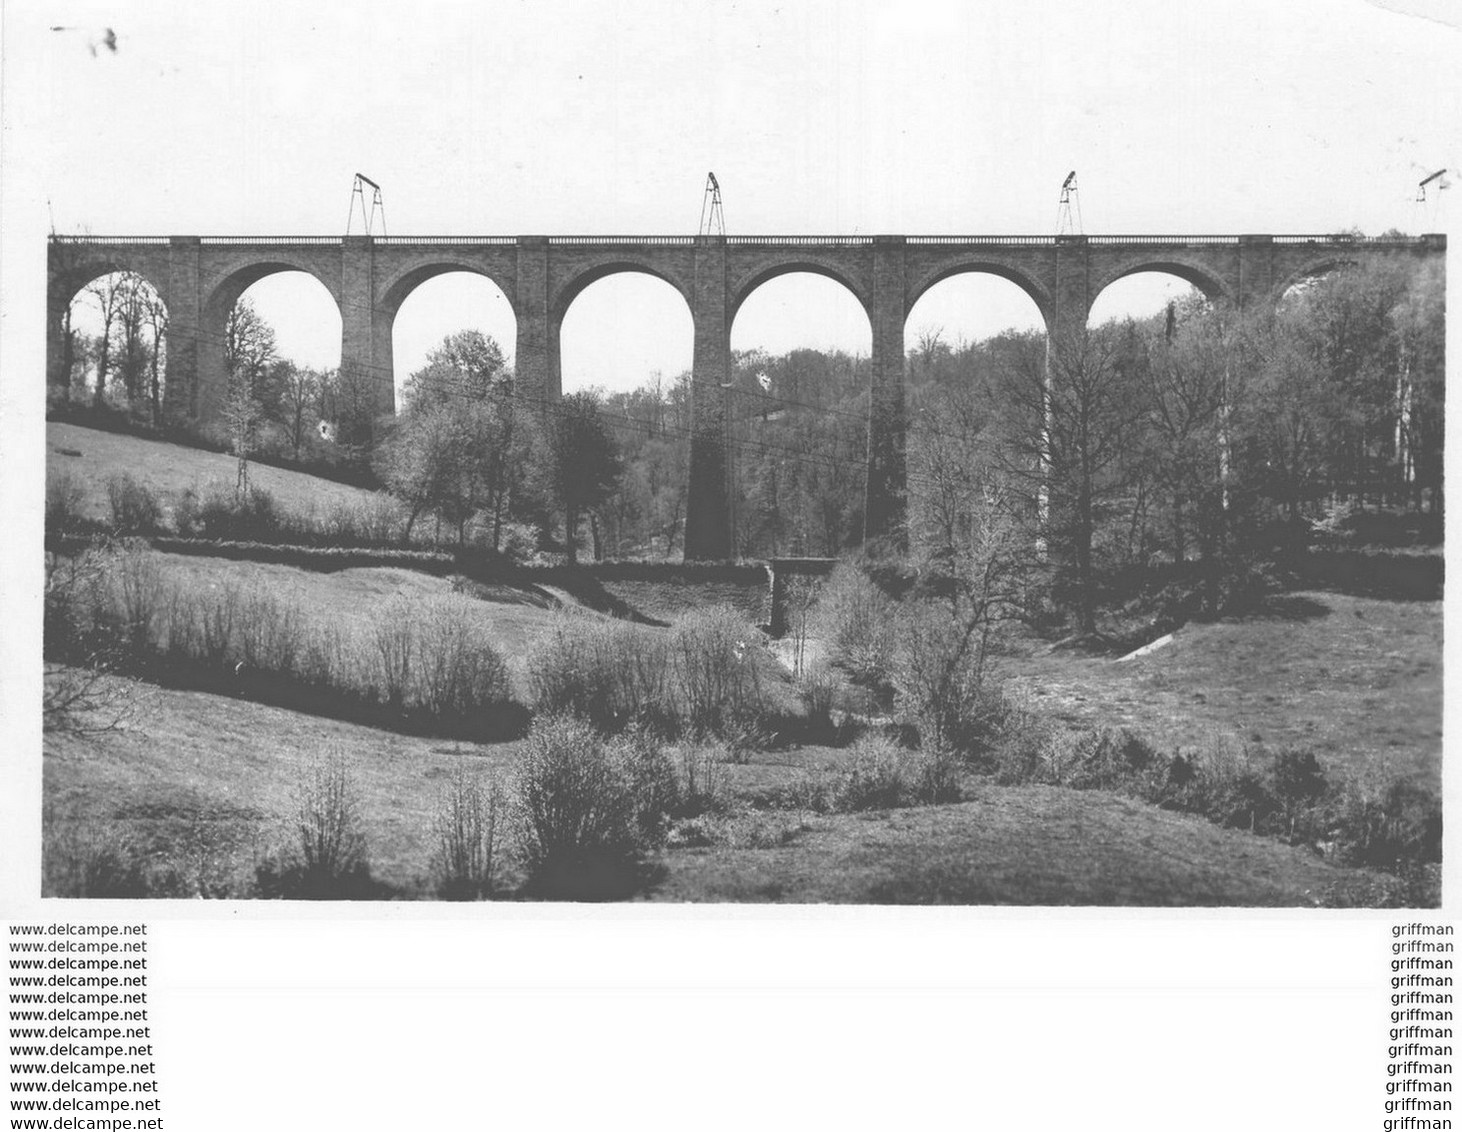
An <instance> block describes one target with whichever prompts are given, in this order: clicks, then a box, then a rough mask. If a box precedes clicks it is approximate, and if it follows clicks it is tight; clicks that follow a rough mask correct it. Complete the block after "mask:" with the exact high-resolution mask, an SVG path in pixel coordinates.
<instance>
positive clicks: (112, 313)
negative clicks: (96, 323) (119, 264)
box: [86, 274, 122, 408]
mask: <svg viewBox="0 0 1462 1132" xmlns="http://www.w3.org/2000/svg"><path fill="white" fill-rule="evenodd" d="M119 279H120V276H118V275H116V274H113V275H103V276H101V278H99V279H93V280H92V281H91V282H90V283H88V284H87V285H86V294H87V295H89V296H91V298H93V299H95V300H96V304H97V307H98V308H99V309H100V311H101V316H102V332H101V334H99V335H98V336H97V355H96V390H95V392H94V394H93V395H92V404H94V405H95V406H96V407H97V408H101V407H102V406H103V405H104V404H105V403H106V390H107V376H108V374H109V372H110V370H111V362H112V328H113V327H114V326H115V325H116V323H117V319H118V317H119V315H120V313H121V308H122V288H121V287H120V286H119V285H118V280H119Z"/></svg>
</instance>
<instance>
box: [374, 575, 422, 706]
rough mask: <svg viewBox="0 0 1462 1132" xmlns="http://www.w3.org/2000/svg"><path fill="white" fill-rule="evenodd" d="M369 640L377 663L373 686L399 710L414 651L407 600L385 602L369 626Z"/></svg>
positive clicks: (413, 623) (408, 682) (412, 616)
mask: <svg viewBox="0 0 1462 1132" xmlns="http://www.w3.org/2000/svg"><path fill="white" fill-rule="evenodd" d="M371 640H372V643H373V644H374V645H375V656H376V662H377V663H376V669H375V675H376V679H375V681H374V682H373V686H374V687H375V688H378V689H379V692H380V696H381V698H382V699H384V700H385V702H386V703H388V704H389V705H391V706H392V707H394V708H398V709H399V708H401V707H403V706H405V704H406V693H407V690H408V688H409V687H410V685H411V676H412V663H411V662H412V654H413V653H415V651H416V616H415V613H414V612H413V611H412V608H411V604H410V602H408V601H407V600H406V599H405V598H402V597H400V596H397V597H394V598H392V599H391V600H390V601H388V602H387V603H386V605H385V606H384V608H382V610H381V612H380V614H379V616H377V617H376V619H375V622H374V623H373V624H372V626H371Z"/></svg>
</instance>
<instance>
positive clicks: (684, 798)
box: [673, 742, 728, 817]
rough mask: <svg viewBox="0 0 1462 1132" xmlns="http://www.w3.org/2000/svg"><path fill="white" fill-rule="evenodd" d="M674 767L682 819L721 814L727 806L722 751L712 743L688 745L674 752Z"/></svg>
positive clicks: (679, 812)
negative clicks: (707, 814)
mask: <svg viewBox="0 0 1462 1132" xmlns="http://www.w3.org/2000/svg"><path fill="white" fill-rule="evenodd" d="M673 761H674V765H675V769H676V783H677V795H678V806H677V812H678V815H679V816H681V817H696V816H698V815H700V814H706V813H718V812H720V811H721V810H724V809H725V808H726V805H727V801H728V799H727V793H726V783H725V773H724V772H723V771H722V769H721V767H722V764H723V763H725V762H726V761H727V760H726V759H725V758H724V757H723V751H722V750H721V749H720V748H719V747H717V746H715V745H714V744H710V743H701V742H687V743H682V744H680V745H679V746H678V747H677V748H676V749H675V756H674V760H673Z"/></svg>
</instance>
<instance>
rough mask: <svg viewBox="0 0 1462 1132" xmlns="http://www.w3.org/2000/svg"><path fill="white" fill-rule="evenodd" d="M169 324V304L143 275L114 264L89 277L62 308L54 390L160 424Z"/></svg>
mask: <svg viewBox="0 0 1462 1132" xmlns="http://www.w3.org/2000/svg"><path fill="white" fill-rule="evenodd" d="M167 329H168V312H167V305H166V304H165V303H164V302H163V299H162V296H161V294H160V293H159V292H158V290H157V288H156V287H154V286H153V285H152V284H151V283H150V282H148V280H147V279H145V278H144V277H143V276H141V275H139V274H137V273H136V272H133V271H112V272H108V273H106V274H103V275H98V276H97V277H96V278H94V279H91V280H89V281H87V282H86V283H84V284H83V285H82V286H81V287H79V288H78V289H77V290H76V291H75V293H74V294H73V295H72V296H71V299H70V301H69V302H68V303H67V304H66V306H65V308H64V310H63V311H62V312H61V319H60V326H59V327H58V328H57V333H58V335H59V341H58V342H57V343H56V344H55V349H56V350H57V354H58V361H57V365H58V368H59V374H58V375H57V376H56V378H55V380H54V381H53V385H52V395H53V396H54V397H55V398H56V399H57V400H58V401H59V402H62V403H66V404H70V405H73V406H74V405H82V404H87V405H90V406H91V407H92V408H94V409H98V410H110V411H112V412H117V413H123V414H125V415H127V416H128V417H130V418H132V419H133V420H135V421H139V422H143V423H147V424H151V425H154V426H156V425H159V424H161V423H162V419H163V407H164V402H165V399H166V387H167V377H166V375H167Z"/></svg>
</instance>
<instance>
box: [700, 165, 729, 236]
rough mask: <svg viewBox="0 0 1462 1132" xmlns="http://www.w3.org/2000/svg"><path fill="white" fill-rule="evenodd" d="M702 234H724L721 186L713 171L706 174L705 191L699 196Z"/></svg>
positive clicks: (724, 219) (724, 218)
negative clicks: (703, 194)
mask: <svg viewBox="0 0 1462 1132" xmlns="http://www.w3.org/2000/svg"><path fill="white" fill-rule="evenodd" d="M700 234H701V235H702V236H724V235H725V234H726V217H725V216H724V215H723V214H722V212H721V186H720V184H719V183H718V182H717V180H716V175H715V174H714V173H707V174H706V192H705V196H703V197H702V198H701V226H700Z"/></svg>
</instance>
